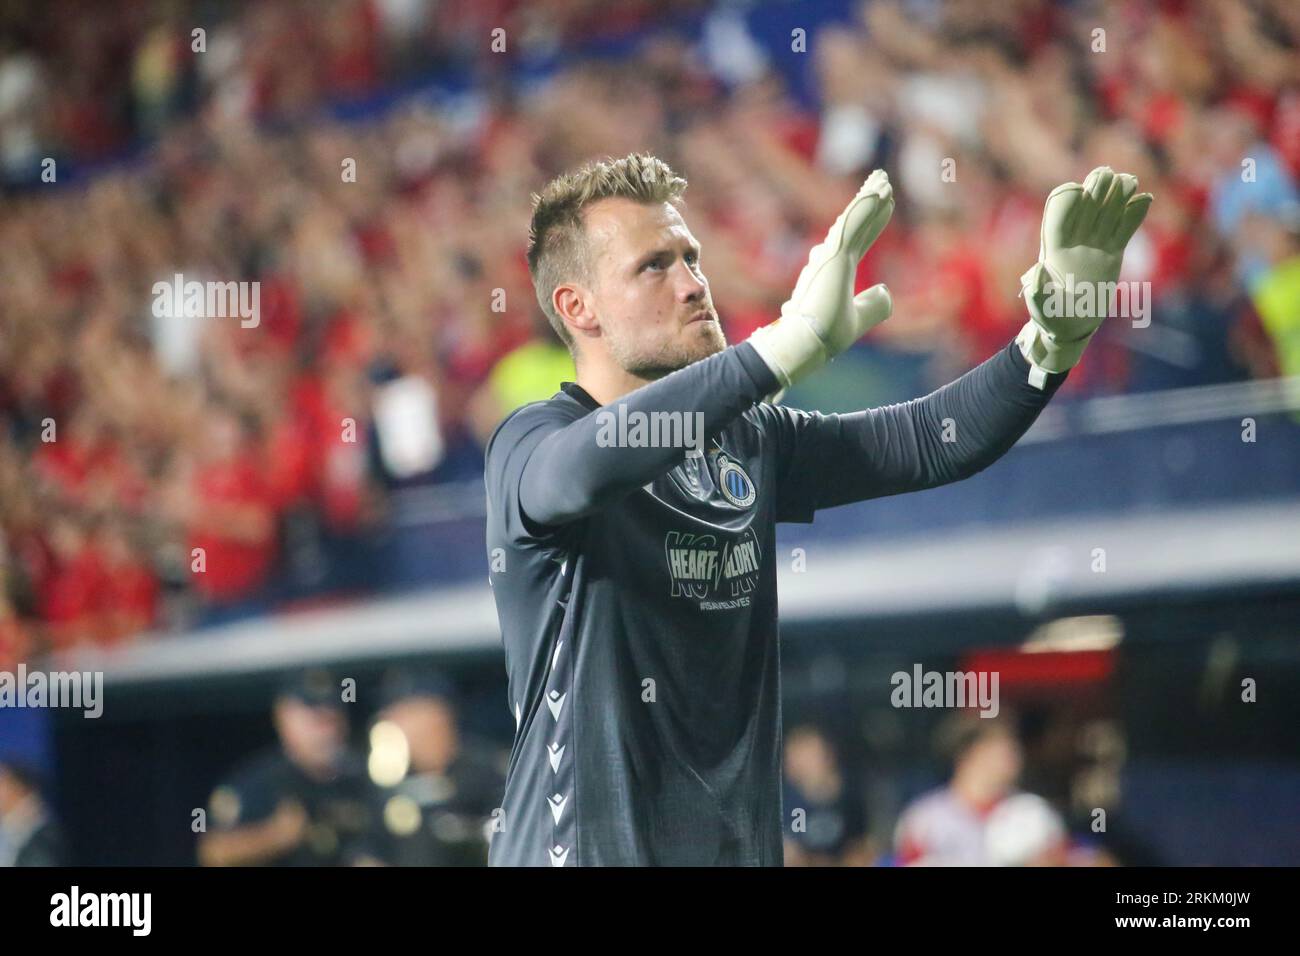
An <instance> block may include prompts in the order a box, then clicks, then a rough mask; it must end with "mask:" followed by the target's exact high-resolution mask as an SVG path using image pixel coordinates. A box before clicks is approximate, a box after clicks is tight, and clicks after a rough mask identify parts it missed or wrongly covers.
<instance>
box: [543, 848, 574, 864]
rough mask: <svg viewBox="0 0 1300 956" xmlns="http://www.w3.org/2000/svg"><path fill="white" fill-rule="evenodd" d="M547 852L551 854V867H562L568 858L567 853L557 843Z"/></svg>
mask: <svg viewBox="0 0 1300 956" xmlns="http://www.w3.org/2000/svg"><path fill="white" fill-rule="evenodd" d="M548 852H549V853H550V854H551V866H564V861H565V860H567V859H568V858H569V851H568V850H567V849H565V848H564V847H562V846H560V845H559V844H558V843H557V844H555V846H553V847H551V849H550V850H549V851H548Z"/></svg>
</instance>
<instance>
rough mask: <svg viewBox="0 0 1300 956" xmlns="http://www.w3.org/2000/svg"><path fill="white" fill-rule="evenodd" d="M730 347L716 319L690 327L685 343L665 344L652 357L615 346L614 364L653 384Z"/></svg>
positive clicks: (613, 349) (688, 327)
mask: <svg viewBox="0 0 1300 956" xmlns="http://www.w3.org/2000/svg"><path fill="white" fill-rule="evenodd" d="M726 347H727V337H726V336H725V335H724V334H723V332H722V326H721V325H720V324H718V322H717V321H716V320H713V321H708V322H698V323H692V324H691V325H689V326H687V336H686V341H684V342H683V341H680V340H679V341H673V342H668V343H665V344H664V345H662V346H660V347H659V348H658V349H657V350H655V351H654V352H652V353H650V354H645V353H640V354H637V353H633V352H631V351H630V350H627V349H626V348H625V346H623V345H621V344H620V345H617V346H612V348H611V351H612V352H613V356H614V361H616V362H618V364H619V366H620V367H621V368H622V369H623V371H625V372H627V373H628V374H630V375H635V376H636V377H637V378H643V379H647V380H649V381H653V380H655V379H660V378H663V377H664V376H665V375H670V374H671V373H673V372H676V371H679V370H680V369H684V368H686V366H688V365H693V364H694V363H696V362H698V361H700V360H701V359H706V358H708V357H709V356H710V355H716V354H717V353H719V352H721V351H722V350H723V349H725V348H726Z"/></svg>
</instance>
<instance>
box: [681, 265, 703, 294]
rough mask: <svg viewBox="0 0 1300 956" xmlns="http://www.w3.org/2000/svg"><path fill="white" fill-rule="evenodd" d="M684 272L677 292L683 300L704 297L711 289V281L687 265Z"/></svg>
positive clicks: (683, 269)
mask: <svg viewBox="0 0 1300 956" xmlns="http://www.w3.org/2000/svg"><path fill="white" fill-rule="evenodd" d="M682 272H683V274H682V276H681V278H680V279H679V280H678V284H677V294H678V296H679V297H680V298H681V300H682V301H683V302H692V301H694V300H695V299H702V298H704V294H705V293H706V292H707V291H708V290H709V283H708V282H707V281H706V280H705V278H704V277H703V276H701V275H697V274H696V273H695V272H694V271H692V270H691V269H688V268H686V267H685V265H683V267H682Z"/></svg>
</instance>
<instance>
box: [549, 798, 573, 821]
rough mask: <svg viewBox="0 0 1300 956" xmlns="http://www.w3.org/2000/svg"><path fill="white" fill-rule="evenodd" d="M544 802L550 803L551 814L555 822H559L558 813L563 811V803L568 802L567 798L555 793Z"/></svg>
mask: <svg viewBox="0 0 1300 956" xmlns="http://www.w3.org/2000/svg"><path fill="white" fill-rule="evenodd" d="M546 802H547V803H549V804H550V805H551V816H552V817H554V818H555V822H556V823H559V822H560V814H561V813H563V812H564V805H565V804H566V803H568V802H569V798H568V797H565V796H561V795H560V794H558V793H557V794H555V796H553V797H549V798H547V801H546Z"/></svg>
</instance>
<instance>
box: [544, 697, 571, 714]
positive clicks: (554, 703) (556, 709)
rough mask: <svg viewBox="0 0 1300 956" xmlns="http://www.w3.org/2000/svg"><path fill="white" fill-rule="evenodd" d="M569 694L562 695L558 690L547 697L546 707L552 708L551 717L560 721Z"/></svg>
mask: <svg viewBox="0 0 1300 956" xmlns="http://www.w3.org/2000/svg"><path fill="white" fill-rule="evenodd" d="M568 696H569V695H568V694H561V693H560V692H559V691H558V690H553V691H551V692H550V694H548V695H547V697H546V706H547V707H549V708H551V716H552V717H554V718H555V719H556V720H559V719H560V708H562V707H563V706H564V698H566V697H568Z"/></svg>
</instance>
